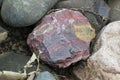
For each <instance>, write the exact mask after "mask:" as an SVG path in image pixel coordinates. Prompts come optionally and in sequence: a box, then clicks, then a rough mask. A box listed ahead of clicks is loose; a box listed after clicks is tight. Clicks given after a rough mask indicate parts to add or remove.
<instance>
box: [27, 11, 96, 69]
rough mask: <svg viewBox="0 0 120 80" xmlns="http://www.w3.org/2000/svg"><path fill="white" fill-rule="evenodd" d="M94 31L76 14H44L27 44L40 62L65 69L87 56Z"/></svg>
mask: <svg viewBox="0 0 120 80" xmlns="http://www.w3.org/2000/svg"><path fill="white" fill-rule="evenodd" d="M94 37H95V30H94V29H93V28H92V27H91V25H90V23H89V21H88V19H87V18H86V17H85V16H83V15H82V13H80V12H78V11H73V10H69V9H62V10H59V11H56V12H52V13H50V14H49V15H46V16H45V17H44V18H43V20H42V22H41V23H40V24H39V25H38V26H37V27H36V28H35V29H34V30H33V32H32V33H31V34H30V35H29V37H28V41H27V43H28V45H29V46H30V48H31V49H32V51H33V52H34V53H36V54H37V55H39V56H40V59H42V60H43V61H45V62H47V63H48V64H50V65H52V66H58V67H59V68H65V67H68V66H69V65H71V64H72V63H75V62H77V61H79V60H81V59H86V58H87V57H88V56H89V44H90V42H91V40H92V39H93V38H94Z"/></svg>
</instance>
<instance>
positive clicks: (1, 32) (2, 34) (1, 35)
mask: <svg viewBox="0 0 120 80" xmlns="http://www.w3.org/2000/svg"><path fill="white" fill-rule="evenodd" d="M7 36H8V31H7V30H5V29H4V28H2V27H1V26H0V43H1V42H2V41H4V40H5V39H6V38H7Z"/></svg>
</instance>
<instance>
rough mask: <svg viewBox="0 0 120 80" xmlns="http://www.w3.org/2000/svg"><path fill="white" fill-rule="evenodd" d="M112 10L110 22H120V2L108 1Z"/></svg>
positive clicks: (119, 0)
mask: <svg viewBox="0 0 120 80" xmlns="http://www.w3.org/2000/svg"><path fill="white" fill-rule="evenodd" d="M108 3H109V5H110V7H111V10H110V20H111V21H117V20H120V0H109V1H108Z"/></svg>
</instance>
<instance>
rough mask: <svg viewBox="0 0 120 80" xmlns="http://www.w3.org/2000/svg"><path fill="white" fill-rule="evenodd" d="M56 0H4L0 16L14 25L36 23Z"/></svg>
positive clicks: (21, 25) (20, 25) (22, 25)
mask: <svg viewBox="0 0 120 80" xmlns="http://www.w3.org/2000/svg"><path fill="white" fill-rule="evenodd" d="M57 1H58V0H4V1H3V5H2V9H1V16H2V19H3V21H4V22H6V23H7V24H9V25H11V26H14V27H24V26H29V25H32V24H34V23H36V22H37V21H38V20H40V19H41V17H43V15H44V14H45V13H46V12H47V11H48V10H49V9H50V8H52V7H53V5H54V4H55V3H56V2H57Z"/></svg>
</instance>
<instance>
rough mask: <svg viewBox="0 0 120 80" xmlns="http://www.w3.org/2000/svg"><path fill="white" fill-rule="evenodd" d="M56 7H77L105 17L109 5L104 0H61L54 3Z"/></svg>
mask: <svg viewBox="0 0 120 80" xmlns="http://www.w3.org/2000/svg"><path fill="white" fill-rule="evenodd" d="M56 7H57V8H77V9H82V10H87V11H90V12H93V13H97V14H99V15H100V16H103V17H104V18H105V19H108V18H109V11H110V8H109V6H108V5H107V4H106V3H105V2H104V0H62V1H60V2H59V3H58V4H56Z"/></svg>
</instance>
